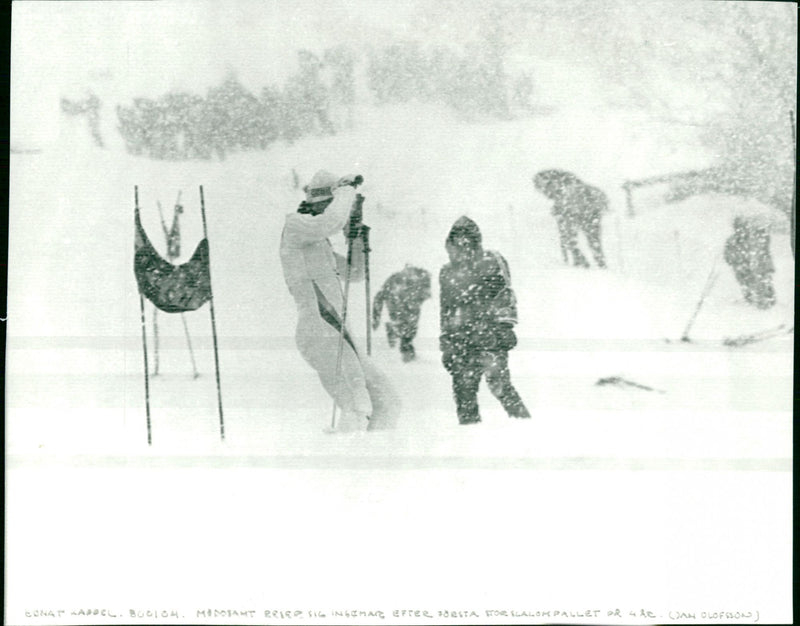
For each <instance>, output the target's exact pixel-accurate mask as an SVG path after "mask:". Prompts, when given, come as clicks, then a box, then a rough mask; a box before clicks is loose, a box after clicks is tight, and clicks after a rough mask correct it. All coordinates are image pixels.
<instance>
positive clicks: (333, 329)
mask: <svg viewBox="0 0 800 626" xmlns="http://www.w3.org/2000/svg"><path fill="white" fill-rule="evenodd" d="M360 182H361V178H360V177H353V176H346V177H343V178H338V179H337V178H336V177H335V176H333V175H332V174H330V173H329V172H326V171H323V170H321V171H319V172H317V173H316V174H314V177H313V178H312V179H311V182H310V183H309V184H308V186H307V187H306V188H305V192H306V199H305V201H303V202H301V203H300V206H299V207H298V209H297V212H295V213H290V214H288V215H287V216H286V220H285V224H284V228H283V234H282V236H281V246H280V255H281V263H282V265H283V275H284V278H285V280H286V284H287V286H288V288H289V292H290V293H291V294H292V297H293V298H294V301H295V304H296V305H297V314H298V319H297V329H296V334H295V339H296V342H297V347H298V349H299V350H300V354H301V355H302V357H303V358H304V359H305V360H306V362H308V364H309V365H311V367H313V368H314V369H315V370H316V371H317V374H318V375H319V378H320V381H321V382H322V385H323V387H324V388H325V390H326V391H327V392H328V393H329V394H330V396H331V397H332V398H333V400H334V401H335V403H336V405H337V406H338V407H339V409H341V416H340V418H339V420H338V422H337V425H336V430H337V431H352V430H364V429H366V430H378V429H384V428H391V427H392V426H394V424H395V421H396V419H397V415H398V413H399V408H400V407H399V397H398V396H397V394H396V392H395V391H394V389H393V388H392V385H391V384H390V383H389V380H388V379H387V378H386V376H385V375H384V374H383V373H382V372H381V371H380V370H378V368H376V367H375V366H374V365H373V364H372V362H371V361H370V360H369V359H368V357H367V356H366V355H365V354H364V353H363V352H362V351H361V349H360V348H359V347H358V346H357V345H356V343H355V341H354V339H353V337H352V335H351V334H350V332H348V330H347V325H346V320H344V321H343V319H342V312H343V309H344V306H343V304H344V297H343V293H342V283H341V281H343V280H345V279H346V277H348V276H349V279H350V280H356V281H357V280H363V277H364V254H363V252H364V251H363V241H362V239H361V238H360V237H359V236H357V234H358V232H357V229H358V228H366V227H365V226H364V225H363V224H353V223H351V220H350V219H349V218H350V215H351V211H352V209H353V208H354V207H355V187H356V186H357V185H358V184H359V183H360ZM343 229H344V234H345V236H346V237H347V238H348V243H349V245H350V246H352V254H351V259H350V261H351V263H350V268H349V274H348V268H347V260H346V259H345V258H343V257H342V256H341V255H339V254H336V253H335V252H334V251H333V248H332V247H331V243H330V240H329V239H328V237H330V236H331V235H334V234H336V233H337V232H341V231H342V230H343ZM354 230H355V231H356V232H353V231H354ZM340 334H341V337H340ZM340 346H341V353H340Z"/></svg>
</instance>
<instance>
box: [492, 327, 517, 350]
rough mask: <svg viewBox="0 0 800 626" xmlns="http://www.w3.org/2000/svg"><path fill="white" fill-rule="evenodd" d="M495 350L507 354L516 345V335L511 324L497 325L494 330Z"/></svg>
mask: <svg viewBox="0 0 800 626" xmlns="http://www.w3.org/2000/svg"><path fill="white" fill-rule="evenodd" d="M494 339H495V349H497V350H502V351H503V352H508V351H509V350H511V349H512V348H513V347H514V346H516V345H517V335H516V333H515V332H514V327H513V326H512V325H511V324H497V325H496V326H495V329H494Z"/></svg>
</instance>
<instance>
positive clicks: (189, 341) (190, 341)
mask: <svg viewBox="0 0 800 626" xmlns="http://www.w3.org/2000/svg"><path fill="white" fill-rule="evenodd" d="M181 320H182V321H183V330H184V332H185V333H186V343H187V344H189V357H190V358H191V359H192V371H193V372H194V377H195V378H197V377H198V376H200V373H199V372H198V371H197V365H195V362H194V350H192V338H191V337H190V336H189V326H187V324H186V316H185V315H184V314H183V313H181Z"/></svg>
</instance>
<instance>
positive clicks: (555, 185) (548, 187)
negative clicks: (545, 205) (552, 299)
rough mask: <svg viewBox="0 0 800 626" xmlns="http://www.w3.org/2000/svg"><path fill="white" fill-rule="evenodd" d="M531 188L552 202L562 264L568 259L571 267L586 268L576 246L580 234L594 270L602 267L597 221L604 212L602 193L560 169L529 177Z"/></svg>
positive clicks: (604, 205) (603, 265) (606, 205)
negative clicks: (595, 267)
mask: <svg viewBox="0 0 800 626" xmlns="http://www.w3.org/2000/svg"><path fill="white" fill-rule="evenodd" d="M533 185H534V187H536V189H538V190H539V191H540V192H541V193H543V194H544V195H545V196H547V197H548V198H550V199H551V200H553V207H552V213H553V217H555V218H556V224H557V225H558V236H559V241H560V243H561V254H562V255H563V257H564V262H565V263H569V262H570V256H571V257H572V264H573V265H575V266H579V267H589V261H587V260H586V257H585V256H584V255H583V253H582V252H581V250H580V248H579V247H578V233H579V232H583V234H584V235H585V236H586V242H587V243H588V244H589V250H591V252H592V256H593V257H594V260H595V263H597V267H602V268H604V267H606V260H605V255H604V254H603V244H602V241H601V239H600V221H601V218H602V216H603V213H604V212H605V211H606V210H607V209H608V197H607V196H606V194H605V193H604V192H603V191H601V190H600V189H598V188H597V187H593V186H591V185H587V184H586V183H584V182H583V181H582V180H580V179H579V178H578V177H577V176H575V174H573V173H571V172H566V171H564V170H542V171H541V172H539V173H538V174H536V176H534V177H533Z"/></svg>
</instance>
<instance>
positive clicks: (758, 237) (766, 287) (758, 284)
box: [724, 216, 775, 309]
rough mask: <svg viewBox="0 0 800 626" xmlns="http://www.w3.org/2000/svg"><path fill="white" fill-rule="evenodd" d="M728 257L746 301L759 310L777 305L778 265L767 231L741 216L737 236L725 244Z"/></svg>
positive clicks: (736, 225)
mask: <svg viewBox="0 0 800 626" xmlns="http://www.w3.org/2000/svg"><path fill="white" fill-rule="evenodd" d="M724 256H725V262H726V263H727V264H728V265H730V266H731V269H732V270H733V273H734V276H736V281H737V282H738V283H739V285H740V286H741V288H742V293H743V294H744V299H745V300H746V301H747V302H748V303H750V304H752V305H753V306H756V307H758V308H759V309H768V308H770V307H772V306H773V305H774V304H775V288H774V287H773V286H772V275H773V273H774V272H775V265H774V264H773V262H772V255H771V253H770V236H769V230H768V229H767V227H766V226H762V225H759V224H757V223H756V222H755V221H754V220H749V219H745V218H744V217H741V216H738V217H736V218H734V220H733V234H732V235H731V236H730V237H728V239H727V240H726V242H725V254H724Z"/></svg>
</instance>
